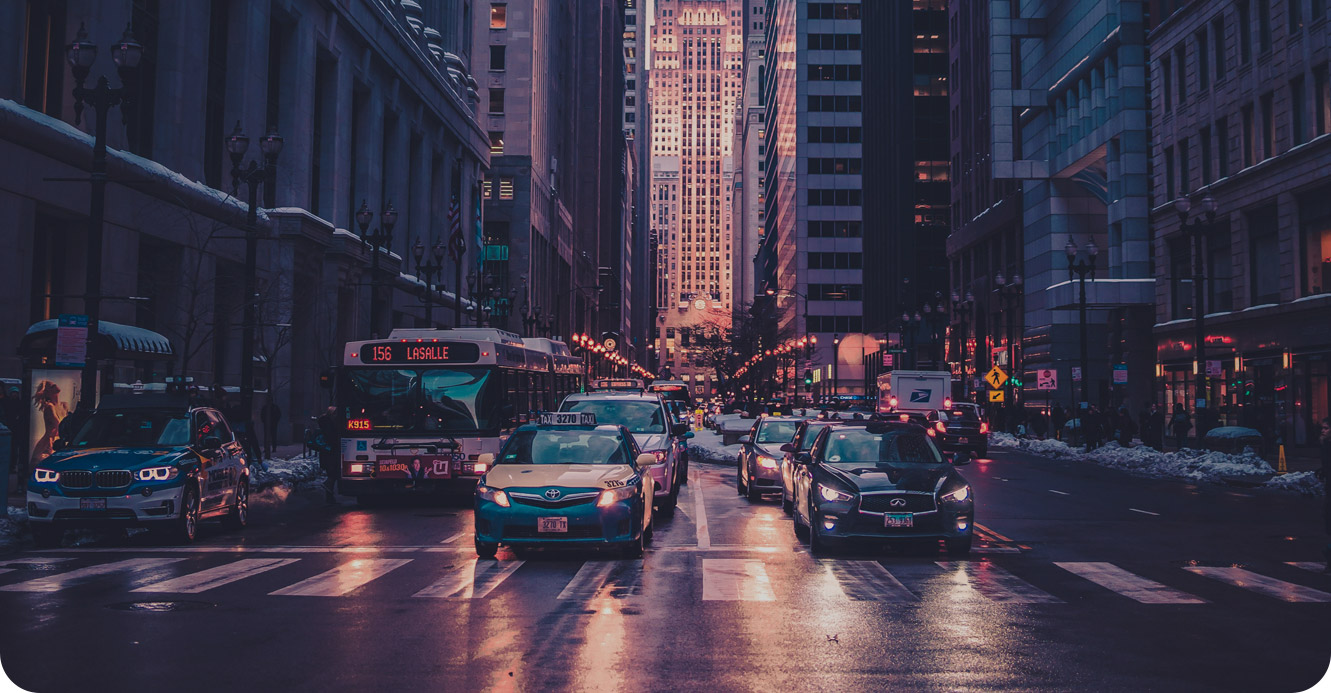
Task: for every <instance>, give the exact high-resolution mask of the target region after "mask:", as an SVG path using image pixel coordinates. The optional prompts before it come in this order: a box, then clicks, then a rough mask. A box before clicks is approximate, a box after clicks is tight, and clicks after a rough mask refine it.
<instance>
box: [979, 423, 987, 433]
mask: <svg viewBox="0 0 1331 693" xmlns="http://www.w3.org/2000/svg"><path fill="white" fill-rule="evenodd" d="M988 432H989V424H987V423H984V422H980V433H988Z"/></svg>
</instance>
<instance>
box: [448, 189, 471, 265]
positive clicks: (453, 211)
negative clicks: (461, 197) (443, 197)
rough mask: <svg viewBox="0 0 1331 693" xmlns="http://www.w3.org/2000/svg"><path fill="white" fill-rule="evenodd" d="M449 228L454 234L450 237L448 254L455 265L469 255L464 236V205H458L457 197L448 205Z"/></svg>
mask: <svg viewBox="0 0 1331 693" xmlns="http://www.w3.org/2000/svg"><path fill="white" fill-rule="evenodd" d="M448 228H449V229H450V230H451V231H452V232H453V233H452V235H450V236H449V237H448V254H449V255H450V256H451V257H452V258H453V262H454V263H460V262H462V256H463V255H465V254H466V253H467V239H465V238H463V236H462V205H461V204H459V203H458V196H457V195H454V196H453V198H452V199H451V200H450V201H449V203H448Z"/></svg>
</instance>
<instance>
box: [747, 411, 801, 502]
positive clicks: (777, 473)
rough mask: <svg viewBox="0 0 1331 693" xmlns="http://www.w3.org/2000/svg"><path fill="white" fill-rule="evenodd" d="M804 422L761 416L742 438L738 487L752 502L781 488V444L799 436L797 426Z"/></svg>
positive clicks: (795, 419) (782, 417)
mask: <svg viewBox="0 0 1331 693" xmlns="http://www.w3.org/2000/svg"><path fill="white" fill-rule="evenodd" d="M802 421H804V419H801V418H799V417H795V416H761V417H758V420H757V421H755V422H754V423H753V428H751V429H749V434H748V435H746V436H743V437H742V438H740V439H739V442H740V444H741V445H743V446H744V447H743V448H742V449H741V450H740V452H739V470H738V473H737V474H736V475H735V488H736V490H737V491H738V492H739V494H740V495H741V496H744V497H746V498H748V499H749V500H751V501H754V500H758V499H759V498H760V497H761V496H762V495H763V494H764V493H776V492H778V491H780V490H781V489H780V487H781V454H782V453H781V446H783V445H786V444H788V443H789V442H790V441H791V440H794V438H795V429H796V428H798V427H799V425H800V423H801V422H802Z"/></svg>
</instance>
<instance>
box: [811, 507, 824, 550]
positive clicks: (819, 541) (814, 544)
mask: <svg viewBox="0 0 1331 693" xmlns="http://www.w3.org/2000/svg"><path fill="white" fill-rule="evenodd" d="M810 507H812V506H810ZM809 553H811V554H813V555H815V556H823V555H826V554H827V540H826V539H823V538H821V537H820V536H819V534H818V513H816V512H815V513H813V517H812V518H811V520H810V522H809Z"/></svg>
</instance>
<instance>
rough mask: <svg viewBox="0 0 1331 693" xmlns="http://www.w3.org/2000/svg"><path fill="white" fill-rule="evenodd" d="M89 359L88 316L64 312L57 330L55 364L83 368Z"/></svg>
mask: <svg viewBox="0 0 1331 693" xmlns="http://www.w3.org/2000/svg"><path fill="white" fill-rule="evenodd" d="M87 361H88V316H86V315H70V314H64V315H61V316H60V323H59V326H58V327H56V331H55V365H57V366H65V367H72V368H82V367H83V366H84V364H86V363H87Z"/></svg>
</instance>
